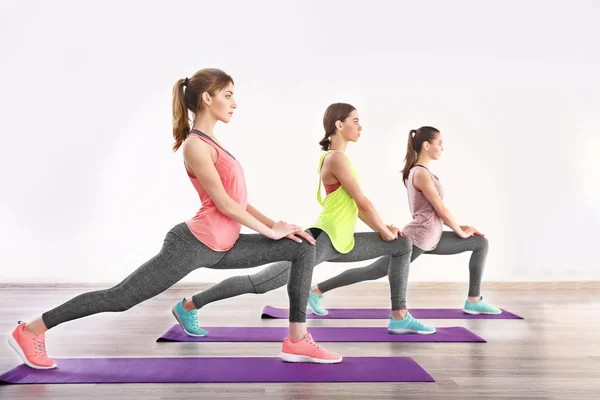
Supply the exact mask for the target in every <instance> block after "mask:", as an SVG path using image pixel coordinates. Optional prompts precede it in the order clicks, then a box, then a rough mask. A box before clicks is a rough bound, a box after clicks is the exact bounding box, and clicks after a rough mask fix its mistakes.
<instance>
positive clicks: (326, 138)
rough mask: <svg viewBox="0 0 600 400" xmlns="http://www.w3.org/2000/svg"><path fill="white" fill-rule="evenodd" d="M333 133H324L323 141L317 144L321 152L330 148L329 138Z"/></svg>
mask: <svg viewBox="0 0 600 400" xmlns="http://www.w3.org/2000/svg"><path fill="white" fill-rule="evenodd" d="M334 133H335V131H333V132H328V133H326V134H325V136H324V137H323V139H321V141H320V142H319V144H320V145H321V149H323V151H327V150H329V146H331V137H332V136H333V134H334Z"/></svg>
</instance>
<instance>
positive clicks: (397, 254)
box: [195, 229, 412, 310]
mask: <svg viewBox="0 0 600 400" xmlns="http://www.w3.org/2000/svg"><path fill="white" fill-rule="evenodd" d="M311 233H312V234H313V236H315V237H316V241H317V244H316V246H315V247H316V263H315V265H318V264H320V263H322V262H324V261H330V262H354V261H364V260H371V259H375V258H377V257H382V256H385V255H387V257H384V258H381V259H380V266H381V268H383V269H385V273H384V274H383V275H382V276H385V275H387V276H388V279H389V282H390V292H391V303H392V310H404V309H406V286H407V281H408V270H409V267H410V254H411V249H412V242H411V240H410V239H409V238H408V237H406V236H404V237H401V238H398V239H396V240H393V241H391V242H386V241H384V240H383V239H381V237H380V236H379V233H376V232H365V233H355V234H354V240H355V244H354V248H353V249H352V251H350V252H349V253H346V254H342V253H339V252H338V251H337V250H335V248H334V247H333V245H332V244H331V240H330V238H329V236H328V235H327V234H326V233H325V232H322V231H320V230H315V229H312V230H311ZM381 260H383V261H381ZM293 269H294V267H293V266H292V273H293ZM289 273H290V263H289V262H278V263H274V264H273V265H270V266H268V267H267V268H265V269H263V270H262V271H260V272H258V273H256V274H254V275H246V276H235V277H232V278H228V279H225V280H224V281H222V282H221V283H219V284H217V285H215V286H213V287H211V288H209V289H207V290H205V291H203V292H201V293H199V294H197V295H196V296H195V299H197V301H198V303H197V304H198V307H202V306H205V305H207V304H208V303H211V302H213V301H218V300H222V299H227V298H230V297H234V296H239V295H241V294H244V293H257V294H258V293H266V292H269V291H271V290H275V289H277V288H279V287H281V286H283V285H285V283H286V282H287V281H288V274H289ZM311 277H312V276H311ZM302 282H303V283H306V281H305V280H304V281H302ZM301 290H305V291H306V293H307V296H308V292H309V291H310V282H309V285H308V286H305V287H303V288H302V289H301ZM288 291H289V285H288Z"/></svg>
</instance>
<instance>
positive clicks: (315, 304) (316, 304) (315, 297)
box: [308, 290, 329, 315]
mask: <svg viewBox="0 0 600 400" xmlns="http://www.w3.org/2000/svg"><path fill="white" fill-rule="evenodd" d="M322 298H323V295H322V294H316V293H313V292H312V290H311V291H310V295H309V297H308V307H310V310H311V311H312V312H313V313H314V314H317V315H327V314H329V311H327V310H326V309H325V308H323V305H322V304H321V299H322Z"/></svg>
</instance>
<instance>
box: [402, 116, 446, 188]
mask: <svg viewBox="0 0 600 400" xmlns="http://www.w3.org/2000/svg"><path fill="white" fill-rule="evenodd" d="M438 133H440V131H438V130H437V129H435V128H433V127H431V126H422V127H420V128H419V129H417V130H414V129H411V130H410V132H408V145H407V146H406V158H405V159H404V161H405V162H406V163H405V164H404V169H403V170H402V181H404V183H405V184H406V180H407V179H408V174H409V172H410V170H411V169H412V167H414V166H415V164H416V163H417V157H418V155H419V153H420V152H421V149H422V148H423V143H425V142H429V143H431V142H432V141H433V139H435V136H436V135H437V134H438Z"/></svg>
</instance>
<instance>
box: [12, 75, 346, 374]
mask: <svg viewBox="0 0 600 400" xmlns="http://www.w3.org/2000/svg"><path fill="white" fill-rule="evenodd" d="M236 108H237V104H236V102H235V100H234V83H233V79H232V78H231V77H230V76H229V75H227V74H226V73H225V72H223V71H221V70H218V69H204V70H200V71H198V72H197V73H196V74H194V75H193V76H192V77H191V78H190V79H188V78H185V79H179V80H178V81H177V82H176V84H175V86H174V88H173V136H174V138H175V143H174V146H173V149H174V150H177V149H179V148H180V147H181V148H182V150H183V158H184V164H185V170H186V172H187V175H188V177H189V179H190V182H191V183H192V185H193V186H194V188H195V189H196V191H197V192H198V196H199V198H200V201H201V203H202V205H201V207H200V210H199V211H198V213H197V214H196V215H195V216H194V217H193V218H191V219H189V220H188V221H185V222H182V223H180V224H178V225H176V226H175V227H173V228H172V229H171V230H170V231H169V232H168V233H167V235H166V237H165V239H164V243H163V245H162V249H161V250H160V252H159V253H158V254H157V255H156V256H154V257H153V258H152V259H150V260H148V261H147V262H145V263H144V264H142V265H141V266H140V267H139V268H137V269H136V270H135V271H134V272H133V273H131V274H130V275H129V276H128V277H126V278H125V279H124V280H123V281H122V282H121V283H119V284H118V285H116V286H114V287H112V288H110V289H106V290H99V291H94V292H89V293H84V294H81V295H79V296H77V297H75V298H73V299H71V300H69V301H67V302H66V303H64V304H62V305H60V306H58V307H56V308H54V309H52V310H49V311H47V312H45V313H43V314H42V316H41V317H38V318H36V319H34V320H32V321H30V322H28V323H19V324H18V325H17V327H16V328H15V329H14V331H13V332H12V334H11V335H9V343H10V345H11V346H12V347H13V348H14V349H15V351H16V352H17V353H18V354H19V356H20V357H21V358H22V360H23V362H24V363H25V364H26V365H28V366H29V367H32V368H36V369H51V368H55V367H56V362H55V361H54V360H53V359H51V358H49V357H48V355H47V353H46V347H45V332H46V331H47V330H49V329H51V328H53V327H55V326H57V325H59V324H62V323H64V322H68V321H72V320H74V319H78V318H82V317H86V316H89V315H93V314H97V313H102V312H118V311H125V310H128V309H130V308H131V307H133V306H135V305H137V304H139V303H141V302H143V301H146V300H148V299H150V298H153V297H155V296H156V295H158V294H160V293H162V292H164V291H165V290H167V289H168V288H170V287H171V286H172V285H174V284H175V283H177V282H178V281H180V280H181V279H182V278H184V277H185V276H186V275H188V274H189V273H190V272H192V271H194V270H195V269H198V268H211V269H235V268H252V267H256V266H259V265H264V264H269V263H273V262H276V261H287V262H291V264H292V268H291V273H290V278H289V281H288V295H289V299H290V319H289V321H290V324H289V336H288V338H287V339H286V342H287V344H286V349H288V350H289V351H293V352H294V353H295V354H297V355H298V356H299V357H303V356H306V357H309V358H310V359H311V360H314V362H320V363H338V362H340V361H341V360H342V358H341V356H339V355H337V354H334V353H331V352H328V351H327V350H325V349H324V348H323V347H320V346H318V345H317V344H316V343H315V342H314V341H313V340H312V338H311V337H310V334H308V332H307V330H306V307H307V302H308V296H309V290H308V289H306V290H305V288H310V279H311V277H312V268H313V267H314V265H315V247H314V244H315V240H314V239H313V238H312V237H311V236H310V235H309V234H308V233H306V232H303V231H302V229H301V228H300V227H299V226H297V225H293V224H288V223H285V222H282V221H279V222H277V223H275V222H274V221H272V220H271V219H269V218H267V217H265V216H264V215H263V214H261V213H260V212H259V211H258V210H256V209H255V208H254V207H252V206H251V205H250V204H248V199H247V194H246V181H245V179H244V171H243V170H242V166H241V164H240V162H239V161H238V160H237V159H236V158H235V157H234V156H233V155H232V154H230V153H229V152H228V151H227V150H225V148H224V147H223V146H222V145H221V143H220V142H219V140H218V139H217V137H216V136H215V133H214V127H215V125H216V124H217V122H219V121H220V122H223V123H229V121H230V120H231V117H232V115H233V113H234V111H235V109H236ZM189 112H191V113H192V114H193V116H194V119H193V125H192V126H191V127H190V125H189V122H188V121H189V120H188V113H189ZM242 225H244V226H247V227H248V228H250V229H253V230H254V231H256V232H258V234H240V229H241V226H242ZM282 238H288V239H291V240H288V239H285V240H279V239H282ZM300 238H304V239H305V240H301V239H300ZM200 305H201V304H200V301H199V298H198V297H197V295H195V296H191V297H188V298H184V299H182V300H181V301H180V302H178V303H177V304H176V305H175V306H174V307H173V308H172V313H173V315H174V317H175V318H176V319H177V321H178V322H179V324H180V325H181V328H182V329H183V330H184V331H185V333H186V334H188V335H190V336H204V335H206V332H205V331H203V330H202V329H201V328H200V327H199V326H198V321H197V311H196V310H197V309H198V308H199V307H200ZM123 334H127V332H123Z"/></svg>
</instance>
